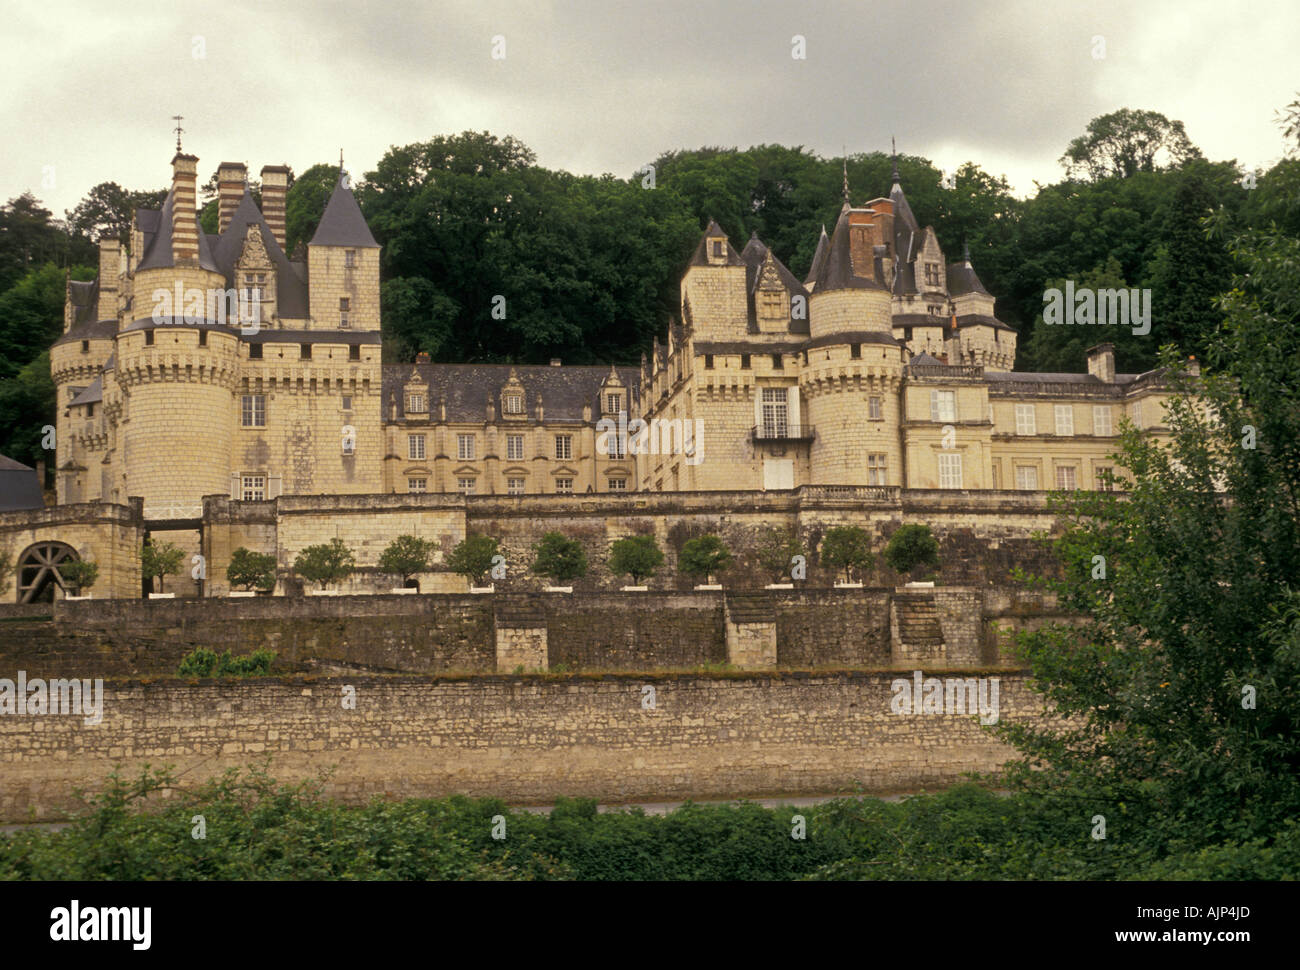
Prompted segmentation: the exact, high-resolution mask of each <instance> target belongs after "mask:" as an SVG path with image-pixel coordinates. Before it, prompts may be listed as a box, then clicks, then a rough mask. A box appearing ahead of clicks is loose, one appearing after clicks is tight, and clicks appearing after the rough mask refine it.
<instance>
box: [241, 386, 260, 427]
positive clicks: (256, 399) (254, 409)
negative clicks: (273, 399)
mask: <svg viewBox="0 0 1300 970" xmlns="http://www.w3.org/2000/svg"><path fill="white" fill-rule="evenodd" d="M242 411H243V419H244V427H245V428H265V427H266V396H265V395H263V394H245V395H244V401H243V408H242Z"/></svg>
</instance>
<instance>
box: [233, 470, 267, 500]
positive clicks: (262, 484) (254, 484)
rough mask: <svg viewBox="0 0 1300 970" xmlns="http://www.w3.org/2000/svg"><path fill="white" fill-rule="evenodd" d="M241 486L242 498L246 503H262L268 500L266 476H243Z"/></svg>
mask: <svg viewBox="0 0 1300 970" xmlns="http://www.w3.org/2000/svg"><path fill="white" fill-rule="evenodd" d="M239 485H240V489H239V494H240V497H241V498H242V499H243V500H244V501H245V502H261V501H262V500H263V499H265V498H266V476H265V475H242V476H240V481H239Z"/></svg>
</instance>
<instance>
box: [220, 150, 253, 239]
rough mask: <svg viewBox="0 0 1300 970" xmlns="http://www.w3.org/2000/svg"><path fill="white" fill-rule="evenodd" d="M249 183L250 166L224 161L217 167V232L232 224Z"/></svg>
mask: <svg viewBox="0 0 1300 970" xmlns="http://www.w3.org/2000/svg"><path fill="white" fill-rule="evenodd" d="M247 183H248V166H247V165H245V164H243V163H242V162H222V163H221V165H220V166H219V167H218V168H217V198H218V200H219V201H218V203H217V205H218V210H217V232H219V233H221V232H225V231H226V226H228V225H230V217H231V216H233V215H234V214H235V210H236V209H238V208H239V200H240V199H242V198H243V197H244V187H245V186H246V185H247Z"/></svg>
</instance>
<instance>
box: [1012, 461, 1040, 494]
mask: <svg viewBox="0 0 1300 970" xmlns="http://www.w3.org/2000/svg"><path fill="white" fill-rule="evenodd" d="M1016 488H1018V489H1020V491H1022V492H1036V491H1038V469H1037V468H1035V467H1034V466H1033V465H1017V466H1016Z"/></svg>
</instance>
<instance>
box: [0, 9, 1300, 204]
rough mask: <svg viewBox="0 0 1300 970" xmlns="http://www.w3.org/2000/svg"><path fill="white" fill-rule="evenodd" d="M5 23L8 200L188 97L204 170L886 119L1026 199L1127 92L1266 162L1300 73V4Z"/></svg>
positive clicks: (173, 13) (370, 12)
mask: <svg viewBox="0 0 1300 970" xmlns="http://www.w3.org/2000/svg"><path fill="white" fill-rule="evenodd" d="M0 31H3V34H2V36H0V64H3V68H0V70H3V72H4V75H5V79H4V96H3V107H2V108H0V130H2V131H3V137H2V138H0V200H4V199H9V198H11V197H13V196H15V195H18V194H19V193H21V192H23V191H25V190H30V191H32V192H33V193H34V194H35V195H36V196H37V197H38V198H40V199H42V200H43V201H44V202H45V204H46V205H47V206H48V207H49V208H51V209H53V210H54V212H55V214H56V215H61V214H62V212H63V210H65V209H69V208H71V207H73V206H74V205H75V204H76V203H77V201H78V200H79V199H80V198H81V197H82V196H83V195H84V194H85V192H86V191H87V190H88V189H89V188H90V187H91V186H93V185H95V184H96V183H98V182H101V181H115V182H118V183H120V184H122V185H123V186H125V187H127V188H133V189H153V188H161V187H165V186H166V185H167V184H168V182H169V180H170V167H169V163H170V161H171V156H172V154H173V152H174V149H175V135H174V133H172V132H171V130H170V129H171V127H172V125H173V124H174V123H173V122H172V121H171V118H170V116H171V115H174V114H181V115H184V117H185V120H184V122H183V125H184V127H185V135H184V147H185V150H186V151H188V152H191V153H193V154H196V155H198V156H199V159H200V161H199V170H200V175H201V176H202V178H203V179H206V178H207V176H208V175H210V174H211V173H212V171H215V169H216V166H217V163H218V162H221V161H223V160H230V161H244V162H247V163H248V165H249V168H250V169H251V170H252V172H253V173H256V172H257V171H258V170H259V169H260V168H261V167H262V166H263V165H267V164H276V163H287V164H289V165H292V166H293V167H294V169H295V170H296V171H299V172H301V171H303V170H305V169H306V168H307V167H308V166H310V165H312V164H314V163H316V162H321V161H330V160H336V159H337V158H338V153H339V149H340V147H341V148H343V149H344V151H345V157H346V159H347V167H348V169H349V170H350V171H351V172H353V173H354V175H358V176H359V175H361V174H363V173H364V172H365V171H367V170H369V169H371V168H373V167H374V165H375V163H376V162H377V161H378V160H379V158H380V157H381V156H382V155H383V153H384V151H385V150H386V149H387V148H388V147H389V146H390V145H403V144H408V143H411V142H415V141H420V140H424V139H427V138H429V137H431V136H433V135H436V134H449V133H456V132H460V131H463V130H465V129H475V130H484V129H486V130H488V131H491V132H493V133H494V134H497V135H507V134H511V135H514V136H515V137H517V138H519V139H521V140H522V141H523V142H524V143H525V144H527V145H528V146H529V147H531V148H532V149H533V150H534V151H535V152H536V153H537V156H538V161H539V162H540V164H542V165H545V166H547V167H548V168H561V169H568V170H569V171H573V172H581V173H601V172H613V173H614V174H616V175H620V176H624V177H626V176H629V175H631V174H632V172H633V171H634V170H635V169H637V168H638V167H639V166H640V165H642V164H644V163H645V162H648V161H650V160H652V159H653V158H655V157H656V156H657V155H658V154H659V153H660V152H662V151H665V150H668V149H674V148H695V147H700V146H702V145H726V146H733V145H734V146H739V147H746V146H749V145H752V144H762V143H780V144H785V145H804V146H806V147H808V148H811V149H812V150H814V151H816V152H818V153H820V154H822V155H824V156H828V157H833V156H838V155H839V154H840V153H841V151H842V146H846V147H847V149H848V151H849V152H862V151H888V150H889V139H890V135H891V134H892V135H895V136H896V137H897V139H898V147H899V150H900V151H904V152H907V153H909V154H916V155H923V156H926V157H928V158H930V159H931V160H932V161H934V162H935V164H936V165H938V166H939V167H941V168H945V169H952V168H955V167H956V166H957V165H959V164H960V163H961V162H963V161H966V160H972V161H975V162H976V163H978V164H979V165H981V166H983V167H984V168H985V169H986V170H988V171H990V172H992V173H993V174H995V175H997V174H1003V175H1006V176H1007V178H1008V180H1009V181H1010V182H1011V185H1012V188H1013V190H1014V191H1016V193H1017V194H1021V195H1025V194H1032V193H1033V191H1034V184H1033V183H1034V181H1035V180H1037V181H1039V182H1043V183H1048V182H1054V181H1057V180H1059V179H1060V177H1061V175H1062V169H1061V168H1060V166H1059V164H1058V162H1057V159H1058V158H1059V157H1060V156H1061V154H1062V152H1063V151H1064V150H1065V147H1066V145H1067V144H1068V143H1069V141H1070V139H1071V138H1073V137H1075V136H1076V135H1079V134H1081V133H1082V132H1083V130H1084V128H1085V126H1086V125H1087V123H1088V121H1089V120H1090V119H1092V118H1094V117H1096V116H1097V115H1100V114H1104V113H1106V112H1108V111H1113V110H1115V109H1116V108H1120V107H1129V108H1147V109H1151V110H1155V111H1159V112H1162V113H1164V114H1165V115H1167V116H1169V117H1170V118H1173V119H1177V120H1181V121H1183V122H1184V123H1185V125H1186V128H1187V133H1188V135H1189V137H1190V138H1191V139H1192V141H1193V142H1194V143H1195V144H1196V145H1197V146H1199V147H1200V148H1201V150H1202V151H1203V152H1204V153H1205V154H1206V155H1207V156H1208V157H1210V158H1212V159H1216V160H1217V159H1237V160H1238V161H1239V162H1241V163H1242V164H1243V165H1246V166H1247V167H1253V166H1256V165H1261V166H1267V165H1269V164H1271V163H1272V162H1274V161H1276V159H1277V158H1278V157H1279V156H1280V155H1281V153H1282V151H1283V148H1284V146H1283V141H1282V135H1281V131H1280V129H1279V128H1278V127H1277V125H1276V123H1275V116H1274V113H1275V111H1276V110H1277V109H1279V108H1282V107H1283V106H1284V105H1286V104H1287V103H1289V102H1290V101H1291V100H1293V99H1294V98H1295V97H1296V96H1297V95H1296V92H1297V91H1298V90H1300V72H1298V71H1296V67H1297V65H1298V64H1300V56H1298V55H1297V42H1298V41H1300V3H1297V0H1252V2H1251V3H1250V4H1249V5H1243V6H1240V7H1239V8H1238V7H1237V6H1235V5H1233V4H1231V3H1225V2H1224V0H1168V2H1166V0H1093V2H1088V3H1072V2H1071V3H1066V2H1058V0H990V2H986V3H980V2H956V0H944V2H936V0H921V2H907V0H893V2H836V0H806V2H788V3H785V2H782V3H778V2H768V0H761V2H753V0H751V2H710V0H686V2H677V0H654V2H643V3H617V2H614V0H608V2H588V0H577V2H544V0H527V2H513V3H504V2H502V3H498V2H493V0H450V2H448V0H429V2H419V0H416V2H410V0H403V2H393V3H387V2H385V3H376V2H364V0H346V2H343V0H327V2H322V3H315V4H310V5H307V4H304V5H298V4H293V5H289V4H282V3H278V2H275V0H268V2H265V3H247V4H245V3H237V2H235V3H231V2H217V3H213V2H208V3H203V4H199V3H188V2H166V3H159V4H157V5H156V6H155V5H151V4H149V3H145V2H136V3H133V4H131V5H129V6H125V5H123V6H119V5H116V4H108V3H102V2H85V3H72V2H57V0H34V2H29V0H20V2H18V3H17V4H15V3H13V2H12V0H10V2H9V3H6V4H5V17H4V22H3V27H0ZM497 35H500V36H503V37H504V38H505V57H504V59H494V58H493V57H492V53H493V38H494V37H495V36H497ZM794 35H801V36H803V37H804V38H806V55H807V56H806V59H803V60H797V59H795V58H793V57H792V56H791V54H792V37H793V36H794ZM1097 38H1102V39H1103V41H1102V43H1104V51H1102V49H1101V44H1100V43H1099V42H1098V40H1097ZM1095 53H1104V56H1101V57H1097V56H1094V54H1095Z"/></svg>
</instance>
